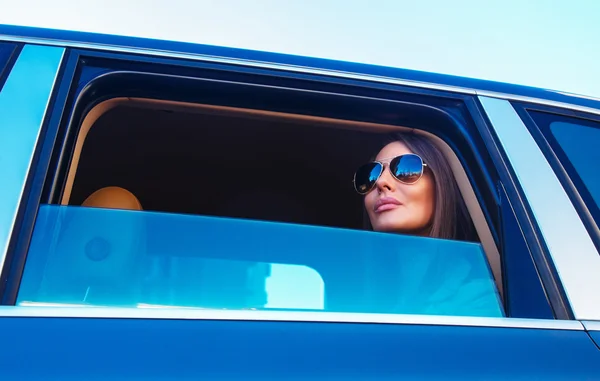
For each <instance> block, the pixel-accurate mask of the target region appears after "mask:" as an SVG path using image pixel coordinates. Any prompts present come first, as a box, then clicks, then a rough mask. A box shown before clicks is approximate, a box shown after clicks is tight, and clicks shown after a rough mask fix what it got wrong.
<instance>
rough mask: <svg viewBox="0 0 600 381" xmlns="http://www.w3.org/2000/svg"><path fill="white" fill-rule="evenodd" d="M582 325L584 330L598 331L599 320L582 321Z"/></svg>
mask: <svg viewBox="0 0 600 381" xmlns="http://www.w3.org/2000/svg"><path fill="white" fill-rule="evenodd" d="M581 323H582V324H583V327H584V328H585V330H586V331H598V332H600V321H590V320H587V321H582V322H581Z"/></svg>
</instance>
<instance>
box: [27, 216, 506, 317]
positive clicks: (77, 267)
mask: <svg viewBox="0 0 600 381" xmlns="http://www.w3.org/2000/svg"><path fill="white" fill-rule="evenodd" d="M17 303H18V304H21V305H31V304H35V303H45V304H47V303H60V304H75V305H91V306H119V307H136V306H138V307H139V306H175V307H191V308H211V309H258V310H265V309H266V310H269V309H283V310H317V311H333V312H362V313H388V314H435V315H461V316H502V315H503V312H502V308H501V305H500V302H499V298H498V294H497V291H496V287H495V284H494V281H493V279H492V277H491V272H490V270H489V268H488V265H487V261H486V259H485V255H484V253H483V251H482V249H481V246H480V245H478V244H473V243H467V242H458V241H446V240H438V239H431V238H422V237H411V236H402V235H393V234H382V233H375V232H364V231H354V230H346V229H335V228H326V227H316V226H305V225H294V224H284V223H273V222H260V221H250V220H237V219H230V218H216V217H204V216H192V215H178V214H169V213H156V212H137V211H125V210H111V209H98V208H85V207H73V206H55V205H43V206H41V207H40V210H39V213H38V219H37V222H36V226H35V230H34V234H33V237H32V241H31V245H30V249H29V254H28V258H27V263H26V266H25V271H24V274H23V279H22V282H21V289H20V291H19V295H18V300H17Z"/></svg>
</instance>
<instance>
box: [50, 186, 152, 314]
mask: <svg viewBox="0 0 600 381" xmlns="http://www.w3.org/2000/svg"><path fill="white" fill-rule="evenodd" d="M82 206H83V208H67V209H65V213H64V218H63V220H62V221H60V224H58V223H57V224H56V225H57V226H58V227H59V231H58V234H57V237H56V244H55V247H54V250H52V251H51V252H50V253H49V255H50V256H51V260H48V267H47V269H46V273H45V274H46V275H45V279H44V287H45V292H46V293H47V294H48V295H50V296H51V297H55V298H56V300H57V301H61V302H78V303H79V302H90V303H92V304H94V303H95V304H108V305H119V304H127V305H129V304H131V303H134V302H135V301H136V300H137V296H136V295H137V293H138V292H139V282H140V271H141V268H142V266H143V258H144V255H145V240H146V233H145V224H144V216H143V215H140V213H139V211H141V210H142V205H141V203H140V201H139V200H138V199H137V197H135V196H134V195H133V194H132V193H131V192H129V191H127V190H125V189H123V188H119V187H107V188H102V189H99V190H97V191H96V192H94V193H93V194H91V195H90V196H89V197H88V198H87V199H86V200H85V201H84V202H83V204H82ZM86 207H87V208H86ZM100 209H120V210H115V211H108V210H100Z"/></svg>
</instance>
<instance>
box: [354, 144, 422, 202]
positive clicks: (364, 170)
mask: <svg viewBox="0 0 600 381" xmlns="http://www.w3.org/2000/svg"><path fill="white" fill-rule="evenodd" d="M383 161H387V159H384V160H381V161H372V162H370V163H367V164H363V165H361V166H360V167H359V168H358V170H357V171H356V173H354V189H356V191H357V192H358V193H359V194H361V195H364V194H367V193H369V192H370V191H371V190H372V189H373V188H374V187H375V183H377V180H379V178H380V177H381V174H382V173H383V171H384V169H385V166H384V165H383ZM426 166H427V164H425V163H423V159H421V157H420V156H419V155H415V154H414V153H409V154H406V155H400V156H396V157H394V158H392V159H391V160H390V164H389V169H390V172H391V174H392V176H393V177H394V178H395V179H396V180H398V181H400V182H401V183H403V184H414V183H416V182H417V181H419V179H420V178H421V177H422V176H423V169H424V167H426Z"/></svg>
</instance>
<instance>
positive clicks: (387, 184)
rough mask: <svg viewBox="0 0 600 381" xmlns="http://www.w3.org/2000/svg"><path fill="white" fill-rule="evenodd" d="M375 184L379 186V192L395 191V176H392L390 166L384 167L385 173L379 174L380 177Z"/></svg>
mask: <svg viewBox="0 0 600 381" xmlns="http://www.w3.org/2000/svg"><path fill="white" fill-rule="evenodd" d="M375 185H376V186H377V190H378V191H379V192H383V191H386V190H387V191H394V189H395V184H394V178H393V177H392V174H391V173H390V171H389V169H388V168H384V170H383V173H382V174H381V176H379V179H377V182H376V183H375Z"/></svg>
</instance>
